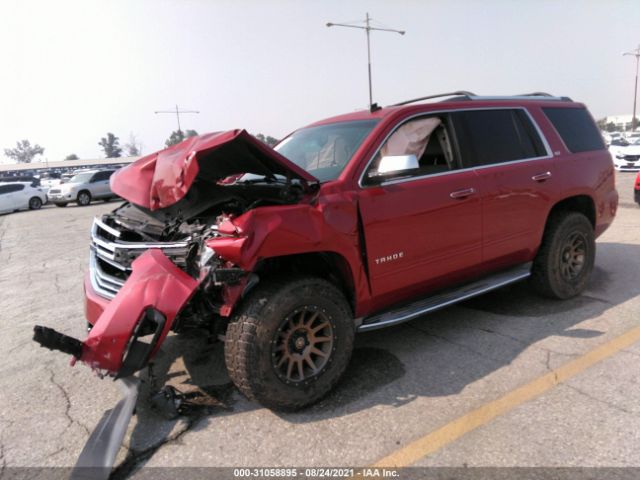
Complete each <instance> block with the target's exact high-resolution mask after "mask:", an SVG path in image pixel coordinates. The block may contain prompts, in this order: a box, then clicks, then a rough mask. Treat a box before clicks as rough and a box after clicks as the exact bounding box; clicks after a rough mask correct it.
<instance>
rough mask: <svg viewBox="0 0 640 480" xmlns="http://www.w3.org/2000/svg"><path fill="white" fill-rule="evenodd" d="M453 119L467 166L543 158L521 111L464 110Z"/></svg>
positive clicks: (540, 142)
mask: <svg viewBox="0 0 640 480" xmlns="http://www.w3.org/2000/svg"><path fill="white" fill-rule="evenodd" d="M452 117H453V119H454V123H455V128H456V136H457V139H458V144H459V146H460V151H461V155H462V160H463V162H464V165H465V166H467V167H473V166H481V165H492V164H496V163H504V162H511V161H515V160H525V159H528V158H536V157H541V156H545V155H546V151H545V149H544V146H543V145H542V141H541V140H540V136H539V135H538V133H537V132H536V131H535V129H534V127H533V125H532V124H531V121H530V120H529V118H528V117H527V115H526V114H525V113H524V112H523V111H522V110H514V109H504V110H467V111H461V112H456V113H454V114H452Z"/></svg>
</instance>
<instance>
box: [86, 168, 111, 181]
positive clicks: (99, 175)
mask: <svg viewBox="0 0 640 480" xmlns="http://www.w3.org/2000/svg"><path fill="white" fill-rule="evenodd" d="M112 173H113V170H107V171H104V172H98V173H96V174H95V175H94V176H93V178H92V179H91V181H92V182H101V181H103V180H108V179H109V177H110V176H111V174H112Z"/></svg>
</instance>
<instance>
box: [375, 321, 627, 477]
mask: <svg viewBox="0 0 640 480" xmlns="http://www.w3.org/2000/svg"><path fill="white" fill-rule="evenodd" d="M638 340H640V327H635V328H632V329H631V330H629V331H627V332H626V333H624V334H622V335H620V336H619V337H616V338H614V339H613V340H610V341H608V342H607V343H605V344H604V345H601V346H600V347H598V348H595V349H594V350H591V351H590V352H588V353H586V354H584V355H582V356H581V357H578V358H576V359H575V360H572V361H571V362H568V363H566V364H564V365H562V366H561V367H559V368H557V369H556V370H552V371H550V372H549V373H547V374H546V375H543V376H541V377H538V378H536V379H535V380H533V381H531V382H529V383H527V384H526V385H523V386H521V387H518V388H516V389H515V390H512V391H510V392H508V393H507V394H505V395H504V396H502V397H500V398H498V399H496V400H493V401H492V402H489V403H487V404H485V405H483V406H481V407H480V408H477V409H476V410H473V411H471V412H469V413H467V414H466V415H463V416H462V417H459V418H457V419H455V420H453V421H452V422H450V423H447V424H446V425H444V426H442V427H440V428H439V429H438V430H435V431H433V432H431V433H428V434H427V435H425V436H424V437H421V438H419V439H417V440H414V441H413V442H411V443H409V444H408V445H405V446H404V447H402V448H400V449H398V450H396V451H395V452H393V453H391V454H390V455H387V456H386V457H384V458H383V459H381V460H379V461H378V462H376V463H375V464H374V465H373V467H377V468H381V467H406V466H409V465H411V464H413V463H415V462H417V461H418V460H420V459H421V458H423V457H426V456H427V455H429V454H431V453H433V452H435V451H437V450H440V449H441V448H442V447H444V446H446V445H448V444H450V443H452V442H454V441H456V440H457V439H459V438H460V437H462V436H463V435H465V434H467V433H469V432H470V431H472V430H475V429H476V428H478V427H481V426H482V425H485V424H486V423H488V422H490V421H491V420H493V419H494V418H496V417H498V416H500V415H503V414H505V413H507V412H509V411H510V410H513V409H514V408H516V407H517V406H519V405H522V404H523V403H525V402H528V401H529V400H532V399H534V398H536V397H537V396H539V395H542V394H543V393H545V392H547V391H548V390H551V389H552V388H553V387H555V386H556V385H558V384H560V383H562V382H565V381H567V380H569V379H570V378H571V377H574V376H576V375H578V374H579V373H581V372H583V371H584V370H586V369H587V368H589V367H591V366H593V365H595V364H597V363H599V362H601V361H603V360H605V359H607V358H609V357H610V356H612V355H614V354H615V353H617V352H619V351H620V350H622V349H624V348H626V347H628V346H630V345H632V344H634V343H635V342H637V341H638Z"/></svg>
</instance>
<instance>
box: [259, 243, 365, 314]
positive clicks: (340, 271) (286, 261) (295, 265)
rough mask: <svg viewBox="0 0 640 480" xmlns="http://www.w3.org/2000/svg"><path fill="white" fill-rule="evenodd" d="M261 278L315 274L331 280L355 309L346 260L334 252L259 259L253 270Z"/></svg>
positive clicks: (353, 292) (353, 287) (353, 288)
mask: <svg viewBox="0 0 640 480" xmlns="http://www.w3.org/2000/svg"><path fill="white" fill-rule="evenodd" d="M254 271H255V273H256V274H257V275H258V276H259V277H260V278H261V279H265V278H267V277H269V276H272V275H278V276H281V275H282V274H288V273H297V274H306V275H315V276H318V277H321V278H324V279H326V280H329V281H331V282H333V283H334V284H335V285H336V286H337V287H338V288H339V289H340V291H342V293H343V294H344V296H345V298H346V299H347V302H349V305H350V306H351V309H352V310H353V311H355V286H354V282H353V275H352V273H351V268H350V267H349V264H348V262H347V261H346V260H345V259H344V257H342V256H341V255H339V254H337V253H334V252H311V253H301V254H295V255H285V256H281V257H272V258H266V259H264V260H261V261H260V263H259V264H258V265H257V266H256V269H255V270H254ZM261 281H262V280H261Z"/></svg>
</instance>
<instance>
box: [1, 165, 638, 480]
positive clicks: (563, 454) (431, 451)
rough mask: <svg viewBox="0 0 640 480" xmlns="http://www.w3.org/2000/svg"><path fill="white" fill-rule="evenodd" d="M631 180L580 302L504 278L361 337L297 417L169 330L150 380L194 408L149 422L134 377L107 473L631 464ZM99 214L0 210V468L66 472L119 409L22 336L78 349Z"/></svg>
mask: <svg viewBox="0 0 640 480" xmlns="http://www.w3.org/2000/svg"><path fill="white" fill-rule="evenodd" d="M634 178H635V174H630V173H629V174H620V175H618V190H619V192H620V195H621V202H620V209H619V211H618V217H617V219H616V221H615V223H614V225H613V226H612V227H611V228H610V229H609V230H608V231H607V232H606V233H605V234H604V235H603V236H602V237H601V238H600V239H599V240H598V250H597V259H596V269H595V271H594V275H593V277H592V280H591V283H590V286H589V288H588V290H587V291H586V292H585V294H584V295H582V296H580V297H578V298H575V299H572V300H570V301H565V302H556V301H551V300H545V299H541V298H539V297H537V296H535V295H534V294H533V293H532V292H531V291H530V290H529V288H528V286H527V284H526V283H520V284H517V285H514V286H512V287H508V288H506V289H502V290H500V291H497V292H494V293H490V294H488V295H485V296H483V297H480V298H477V299H474V300H471V301H468V302H466V303H464V304H461V305H458V306H454V307H451V308H448V309H446V310H442V311H440V312H438V313H435V314H432V315H429V316H428V317H424V318H421V319H418V320H415V321H412V322H410V323H408V324H404V325H401V326H398V327H395V328H391V329H387V330H381V331H376V332H371V333H366V334H361V335H360V336H359V338H358V339H357V344H356V350H355V352H354V356H353V360H352V362H351V364H350V366H349V368H348V371H347V374H346V376H345V378H344V379H343V381H342V382H341V383H340V385H339V387H338V388H337V389H336V391H334V392H333V393H332V394H330V395H329V396H328V397H327V398H326V399H325V400H323V401H322V402H321V403H319V404H318V405H316V406H313V407H311V408H309V409H307V410H305V411H302V412H300V413H295V414H280V413H274V412H271V411H269V410H267V409H264V408H262V407H260V406H259V405H256V404H254V403H251V402H249V401H247V400H246V399H244V398H243V397H242V396H241V395H240V394H239V393H238V392H237V391H236V390H235V389H234V388H233V386H232V385H231V384H230V383H229V380H228V377H227V376H226V373H225V368H224V360H223V355H222V345H221V344H220V343H213V344H209V343H207V341H206V340H205V339H203V338H202V337H197V336H193V337H188V336H186V337H182V336H175V335H174V336H171V337H170V338H169V339H168V340H167V341H166V343H165V346H164V347H163V351H162V352H161V354H160V355H159V357H158V358H157V361H156V366H155V376H156V377H157V378H156V380H155V383H156V386H158V387H159V386H162V385H163V384H164V383H166V382H168V383H170V384H172V385H174V386H175V387H176V388H178V389H179V390H180V391H183V392H188V393H190V395H191V396H192V398H193V400H194V401H195V402H196V403H198V404H199V406H198V407H197V408H194V409H193V411H192V412H191V413H190V415H189V416H186V417H181V418H179V419H177V420H173V421H169V420H165V419H163V418H162V417H160V416H159V415H158V414H156V413H155V412H154V411H153V410H152V409H151V408H150V407H149V402H148V396H149V394H150V392H151V391H152V390H153V386H152V385H151V384H152V383H153V382H151V381H150V379H149V378H148V377H147V375H146V374H142V377H143V380H144V381H145V382H144V384H143V389H142V392H141V395H140V399H139V401H138V407H137V415H136V416H135V417H134V419H133V421H132V424H131V426H130V431H129V432H128V434H127V437H126V440H125V445H124V446H123V448H122V449H121V451H120V453H119V456H118V463H119V467H118V469H117V470H116V474H117V476H119V477H121V478H123V477H127V476H131V475H133V476H134V477H135V476H136V468H137V467H139V466H146V467H150V466H256V467H265V466H269V467H271V466H297V467H307V466H359V467H362V466H366V465H373V464H380V465H410V464H411V465H418V466H455V467H461V466H488V467H505V466H527V467H529V466H530V467H534V466H538V467H571V466H582V467H629V466H635V467H640V404H639V403H638V398H640V341H639V339H640V334H639V330H638V327H640V314H639V312H640V296H639V294H640V281H639V279H640V275H639V273H640V208H638V206H637V205H636V204H635V203H634V202H633V196H632V184H633V179H634ZM115 205H116V203H115V202H110V203H95V204H92V205H91V206H89V207H85V208H81V207H76V206H69V207H67V208H64V209H61V208H55V207H51V206H46V207H45V208H43V209H42V210H40V211H28V212H20V213H15V214H10V215H3V216H0V292H1V298H2V302H1V308H0V332H1V334H0V351H1V352H2V353H3V361H2V363H1V364H0V406H1V408H0V465H2V467H3V468H4V467H26V466H29V467H31V466H72V465H73V464H74V463H75V461H76V459H77V457H78V455H79V453H80V451H81V450H82V447H83V445H84V443H85V442H86V440H87V438H88V435H89V433H90V432H91V430H92V429H93V427H94V426H95V424H96V423H97V422H98V420H99V419H100V417H101V416H102V413H103V411H104V410H106V409H109V408H112V407H113V406H114V405H115V403H116V402H117V400H118V399H119V398H120V393H119V391H118V388H117V386H116V385H115V384H114V382H113V381H111V380H109V379H102V380H101V379H99V378H97V377H95V376H94V375H93V374H92V372H91V371H90V370H89V369H88V368H86V367H85V366H83V365H76V366H75V367H73V368H72V367H70V366H69V358H68V357H66V356H65V355H63V354H60V353H55V352H50V351H48V350H45V349H42V348H40V347H38V346H37V345H36V344H35V343H34V342H33V341H32V340H31V335H32V329H33V326H34V325H35V324H41V325H48V326H51V327H54V328H56V329H58V330H60V331H62V332H64V333H67V334H69V335H73V336H75V337H79V338H83V334H84V320H83V306H82V278H83V272H85V270H86V268H87V257H88V244H89V227H90V224H91V219H92V218H93V217H94V216H96V215H98V214H100V213H102V212H106V211H108V210H110V209H112V208H114V207H115ZM593 352H596V353H593ZM567 365H569V367H566V366H567ZM540 379H542V380H540ZM514 392H515V393H514ZM1 476H2V473H1V471H0V477H1Z"/></svg>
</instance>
